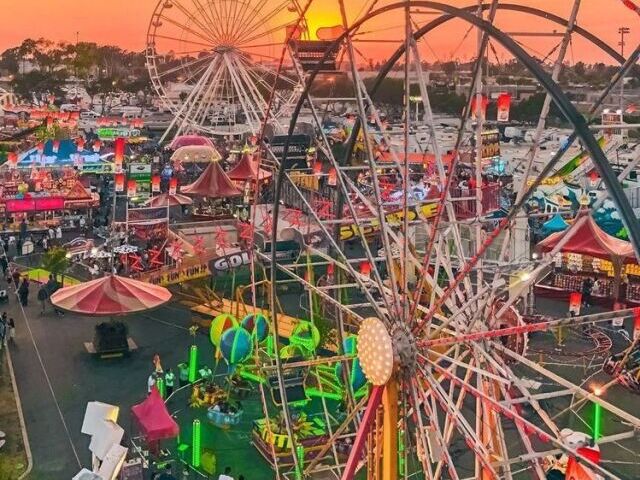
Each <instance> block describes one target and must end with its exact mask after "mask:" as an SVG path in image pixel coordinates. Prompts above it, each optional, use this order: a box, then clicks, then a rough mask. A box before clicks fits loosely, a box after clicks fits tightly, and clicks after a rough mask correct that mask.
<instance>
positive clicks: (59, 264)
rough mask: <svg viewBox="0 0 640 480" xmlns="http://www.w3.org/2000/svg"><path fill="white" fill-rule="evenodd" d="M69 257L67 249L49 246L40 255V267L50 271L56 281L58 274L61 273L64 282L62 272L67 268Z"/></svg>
mask: <svg viewBox="0 0 640 480" xmlns="http://www.w3.org/2000/svg"><path fill="white" fill-rule="evenodd" d="M69 263H70V262H69V259H68V258H67V251H66V250H65V249H64V248H62V247H51V248H50V249H49V250H47V251H46V252H45V254H44V255H43V256H42V268H43V269H44V270H47V271H48V272H50V273H52V274H53V276H54V278H55V279H56V281H57V280H58V275H62V281H63V283H64V272H65V271H66V270H67V268H69Z"/></svg>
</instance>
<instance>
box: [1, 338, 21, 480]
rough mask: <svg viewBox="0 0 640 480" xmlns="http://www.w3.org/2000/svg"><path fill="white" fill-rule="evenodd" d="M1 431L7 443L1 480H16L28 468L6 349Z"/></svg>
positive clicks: (3, 355) (3, 372) (2, 358)
mask: <svg viewBox="0 0 640 480" xmlns="http://www.w3.org/2000/svg"><path fill="white" fill-rule="evenodd" d="M0 430H2V431H3V432H4V433H5V434H6V437H5V438H6V441H7V443H6V444H5V445H4V446H3V447H2V448H1V449H0V478H1V479H3V480H15V479H17V478H19V477H20V475H21V474H22V473H23V472H24V471H25V469H26V468H27V456H26V453H25V450H24V444H23V442H22V431H21V429H20V421H19V417H18V407H17V406H16V402H15V397H14V395H13V385H12V384H11V375H9V364H8V362H7V357H6V355H5V352H4V349H3V350H2V351H1V352H0Z"/></svg>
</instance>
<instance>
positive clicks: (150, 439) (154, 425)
mask: <svg viewBox="0 0 640 480" xmlns="http://www.w3.org/2000/svg"><path fill="white" fill-rule="evenodd" d="M131 415H132V417H133V420H134V421H135V423H136V425H137V426H138V428H139V430H140V434H141V435H142V438H143V440H144V441H145V443H146V445H147V446H149V449H150V450H152V451H155V452H157V451H158V446H159V443H160V441H161V440H168V439H171V438H176V437H177V436H178V434H179V433H180V428H179V427H178V424H177V423H176V421H175V420H174V419H173V417H172V416H171V414H170V413H169V411H168V410H167V406H166V405H165V403H164V400H163V399H162V397H161V396H160V393H159V392H158V389H157V388H156V387H153V388H152V389H151V393H150V394H149V396H148V397H147V398H146V399H145V400H144V401H143V402H141V403H139V404H137V405H134V406H133V407H131Z"/></svg>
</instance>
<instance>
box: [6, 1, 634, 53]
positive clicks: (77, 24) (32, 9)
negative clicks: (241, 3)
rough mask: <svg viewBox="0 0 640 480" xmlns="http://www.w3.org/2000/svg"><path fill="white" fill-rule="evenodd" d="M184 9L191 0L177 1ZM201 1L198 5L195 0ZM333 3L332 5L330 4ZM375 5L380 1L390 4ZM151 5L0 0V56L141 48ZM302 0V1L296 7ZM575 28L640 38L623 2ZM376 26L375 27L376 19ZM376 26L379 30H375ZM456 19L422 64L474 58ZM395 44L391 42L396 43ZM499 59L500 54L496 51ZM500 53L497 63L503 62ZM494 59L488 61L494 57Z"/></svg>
mask: <svg viewBox="0 0 640 480" xmlns="http://www.w3.org/2000/svg"><path fill="white" fill-rule="evenodd" d="M182 1H183V2H184V3H185V4H187V3H188V4H190V3H191V0H182ZM201 1H203V0H201ZM328 1H329V0H325V1H324V2H320V1H316V2H314V4H313V6H312V8H311V11H310V15H309V20H310V24H311V25H312V27H313V28H317V27H318V26H322V25H325V26H330V25H335V24H336V23H339V13H338V11H337V9H335V11H334V9H326V8H325V9H324V10H320V8H321V7H320V6H321V5H322V6H324V5H326V4H327V2H328ZM331 1H333V0H331ZM389 1H390V0H387V2H380V4H383V3H388V2H389ZM156 3H157V1H156V0H135V1H132V0H110V1H109V2H88V1H86V0H56V1H48V2H45V1H42V0H20V1H11V0H0V5H1V6H0V10H1V11H2V12H3V17H4V18H5V19H10V21H5V22H3V27H2V29H0V52H1V51H4V50H5V49H7V48H11V47H14V46H17V45H19V44H20V43H21V42H22V41H23V40H24V39H25V38H39V37H44V38H47V39H49V40H53V41H55V42H59V41H65V42H70V43H73V42H75V41H76V39H79V40H80V41H87V42H96V43H99V44H110V45H117V46H120V47H122V48H124V49H127V50H132V51H142V50H143V49H144V47H145V41H146V32H147V27H148V24H149V19H150V17H151V15H152V13H153V10H154V7H155V5H156ZM301 3H303V2H301ZM364 3H365V2H364V0H354V1H353V2H350V3H349V5H350V6H352V10H353V11H352V12H350V14H351V15H353V16H356V15H357V14H358V13H359V12H360V9H361V7H362V5H363V4H364ZM447 3H451V4H453V5H455V6H457V7H463V6H469V5H473V4H474V1H473V0H450V1H449V2H447ZM510 3H519V4H523V5H528V6H532V7H535V8H538V9H540V10H544V11H548V12H551V13H554V14H556V15H558V16H561V17H564V18H566V17H567V16H568V15H569V10H570V9H571V6H572V4H573V1H571V0H520V1H518V0H510ZM431 18H433V17H432V16H422V17H421V19H420V21H422V22H426V21H429V20H430V19H431ZM390 21H393V23H394V24H395V25H398V26H399V25H401V24H402V16H401V12H397V15H394V18H393V20H391V19H390V18H389V16H386V17H385V25H389V22H390ZM578 23H579V25H580V26H582V27H583V28H586V29H587V30H589V31H591V32H592V33H593V34H595V35H596V36H597V37H599V38H601V39H602V40H604V41H605V42H607V43H608V44H609V45H611V46H612V47H614V48H616V50H618V49H619V46H618V41H619V35H618V33H617V30H618V27H620V26H627V27H629V28H630V29H631V33H630V34H629V35H628V36H627V41H626V51H627V52H630V51H631V50H632V49H633V48H635V46H636V44H637V42H638V39H639V38H640V24H639V23H638V16H637V15H636V14H634V13H633V12H631V11H630V10H629V9H627V8H625V7H624V5H623V4H622V2H619V1H617V0H588V1H584V0H583V1H582V5H581V9H580V15H579V17H578ZM496 24H497V26H498V27H499V28H501V29H502V30H504V31H507V32H517V31H523V30H527V31H533V30H536V31H543V32H551V31H552V30H553V29H557V30H558V31H562V27H560V26H557V25H555V24H551V23H549V22H547V21H544V20H540V19H532V18H531V17H527V16H524V15H523V14H517V13H508V12H499V13H498V17H497V22H496ZM378 25H380V23H379V22H378ZM379 28H382V27H379ZM467 28H468V27H466V26H465V25H464V24H462V22H460V21H458V22H451V25H450V26H447V27H442V28H441V29H439V30H438V31H434V32H433V33H431V34H430V36H429V37H428V38H427V42H428V51H429V52H434V53H430V54H429V55H430V56H431V58H426V60H428V61H436V60H441V61H447V60H452V59H459V60H467V59H469V58H471V56H472V55H474V48H475V35H468V38H467V40H465V42H462V43H461V40H460V39H461V38H463V36H464V32H465V31H466V30H467ZM452 29H455V30H456V31H459V32H460V34H459V35H457V34H456V35H452V34H451V32H452ZM386 30H387V32H388V33H385V35H389V37H394V38H398V34H394V32H392V31H389V30H391V29H389V28H386ZM518 39H519V40H521V41H522V42H524V43H526V44H527V46H528V47H531V48H530V52H532V53H534V54H536V55H538V56H544V55H545V54H547V53H548V52H549V51H550V50H551V49H552V48H553V46H554V45H555V44H556V43H557V42H558V38H537V37H533V38H532V37H528V38H520V37H518ZM395 46H397V45H395ZM395 46H392V44H389V45H387V46H384V45H382V46H380V47H376V48H379V50H376V51H372V50H371V49H372V48H373V47H371V46H369V45H368V46H367V47H368V49H369V50H368V51H367V55H368V56H370V57H373V58H375V59H382V58H386V57H387V56H388V55H389V53H390V52H391V51H392V50H394V49H395ZM498 52H499V54H498V56H499V57H500V56H501V55H502V53H501V52H500V51H499V49H498ZM505 58H506V56H505V57H504V58H503V59H505ZM566 59H567V60H568V61H570V62H576V61H578V60H580V61H584V62H586V63H595V62H605V63H612V61H611V59H610V58H609V57H608V56H607V55H605V54H602V53H601V52H599V51H597V50H596V49H593V48H592V47H591V46H590V45H589V44H587V43H586V42H584V41H582V40H580V39H576V40H575V41H574V42H573V44H572V46H571V48H570V50H569V52H568V53H567V57H566ZM492 60H493V59H492Z"/></svg>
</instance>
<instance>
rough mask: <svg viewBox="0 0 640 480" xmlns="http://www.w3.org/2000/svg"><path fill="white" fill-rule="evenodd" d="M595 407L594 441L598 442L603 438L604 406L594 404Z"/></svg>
mask: <svg viewBox="0 0 640 480" xmlns="http://www.w3.org/2000/svg"><path fill="white" fill-rule="evenodd" d="M593 407H594V411H593V441H594V442H597V441H598V439H599V438H600V437H601V436H602V406H601V405H600V404H599V403H594V404H593Z"/></svg>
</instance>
